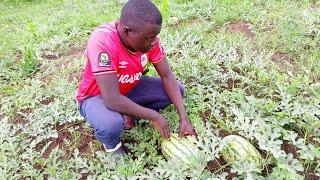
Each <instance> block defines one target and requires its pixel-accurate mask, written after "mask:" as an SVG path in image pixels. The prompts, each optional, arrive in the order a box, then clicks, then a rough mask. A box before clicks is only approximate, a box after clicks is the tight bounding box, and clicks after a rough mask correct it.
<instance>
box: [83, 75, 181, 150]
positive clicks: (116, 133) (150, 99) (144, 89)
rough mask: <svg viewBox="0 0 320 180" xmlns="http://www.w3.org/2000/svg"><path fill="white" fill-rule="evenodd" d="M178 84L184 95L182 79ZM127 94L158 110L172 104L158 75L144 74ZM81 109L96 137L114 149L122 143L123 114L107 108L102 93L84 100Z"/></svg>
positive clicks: (147, 106) (138, 102)
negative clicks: (149, 75) (148, 75)
mask: <svg viewBox="0 0 320 180" xmlns="http://www.w3.org/2000/svg"><path fill="white" fill-rule="evenodd" d="M178 84H179V88H180V92H181V94H182V96H183V95H184V87H183V85H182V83H181V82H180V81H178ZM126 96H127V97H128V98H129V99H131V100H132V101H133V102H135V103H137V104H139V105H141V106H143V107H146V108H149V109H153V110H156V111H158V110H160V109H164V108H166V107H167V106H168V105H170V104H171V101H170V99H169V97H168V95H167V93H166V92H165V90H164V87H163V84H162V81H161V79H160V78H158V77H147V76H143V77H142V79H141V81H140V83H139V84H138V85H137V86H136V87H134V88H133V89H132V90H131V91H130V92H129V93H128V94H126ZM79 111H80V114H81V116H83V117H84V118H85V119H86V121H87V122H88V123H89V124H90V126H91V127H93V129H94V132H95V135H96V138H97V139H98V140H99V141H101V142H102V143H104V144H105V145H106V146H107V148H108V149H112V148H114V147H115V146H116V145H117V144H119V143H120V135H121V133H122V132H123V129H124V118H123V115H122V114H120V113H119V112H116V111H113V110H111V109H109V108H107V107H106V106H105V104H104V102H103V99H102V96H101V95H99V96H92V97H89V98H87V99H85V100H83V101H82V102H81V103H80V105H79Z"/></svg>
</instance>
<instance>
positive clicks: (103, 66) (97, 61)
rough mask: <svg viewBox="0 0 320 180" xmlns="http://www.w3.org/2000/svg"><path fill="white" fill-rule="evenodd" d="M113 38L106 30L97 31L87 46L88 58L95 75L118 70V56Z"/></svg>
mask: <svg viewBox="0 0 320 180" xmlns="http://www.w3.org/2000/svg"><path fill="white" fill-rule="evenodd" d="M113 47H115V45H114V43H113V40H112V39H111V38H108V37H107V35H106V34H105V33H104V32H95V33H94V34H93V35H92V36H91V38H90V40H89V42H88V46H87V59H88V60H89V62H90V65H91V70H92V73H93V74H94V75H100V74H108V73H115V72H117V56H116V53H115V49H114V48H113Z"/></svg>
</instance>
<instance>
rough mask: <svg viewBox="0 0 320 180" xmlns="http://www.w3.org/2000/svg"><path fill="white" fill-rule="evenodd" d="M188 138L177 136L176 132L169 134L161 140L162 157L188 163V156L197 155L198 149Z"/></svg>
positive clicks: (193, 156) (198, 153)
mask: <svg viewBox="0 0 320 180" xmlns="http://www.w3.org/2000/svg"><path fill="white" fill-rule="evenodd" d="M188 138H189V137H188ZM188 138H186V137H185V138H179V137H178V134H171V136H170V138H169V139H166V140H163V141H162V143H161V151H162V154H163V155H164V157H165V158H166V159H177V160H181V161H182V162H184V163H186V164H190V163H191V162H190V158H195V157H197V156H199V155H200V151H199V149H198V148H197V147H196V146H195V145H194V144H193V143H192V142H191V141H190V140H189V139H188Z"/></svg>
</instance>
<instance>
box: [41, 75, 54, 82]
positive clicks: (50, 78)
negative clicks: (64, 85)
mask: <svg viewBox="0 0 320 180" xmlns="http://www.w3.org/2000/svg"><path fill="white" fill-rule="evenodd" d="M51 80H52V77H51V76H44V77H41V78H40V81H41V82H43V83H45V84H47V83H49V82H50V81H51Z"/></svg>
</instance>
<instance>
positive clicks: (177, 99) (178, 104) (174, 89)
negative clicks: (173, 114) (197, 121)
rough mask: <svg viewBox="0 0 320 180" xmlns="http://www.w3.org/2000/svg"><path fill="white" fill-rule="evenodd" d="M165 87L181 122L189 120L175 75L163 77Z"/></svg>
mask: <svg viewBox="0 0 320 180" xmlns="http://www.w3.org/2000/svg"><path fill="white" fill-rule="evenodd" d="M162 81H163V86H164V88H165V90H166V92H167V94H168V96H169V98H170V100H171V102H172V104H173V105H174V106H175V108H176V109H177V111H178V114H179V116H180V120H184V119H187V113H186V110H185V108H184V105H183V99H182V95H181V93H180V89H179V85H178V82H177V80H176V79H175V77H174V75H173V74H171V75H169V76H166V77H163V78H162Z"/></svg>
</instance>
